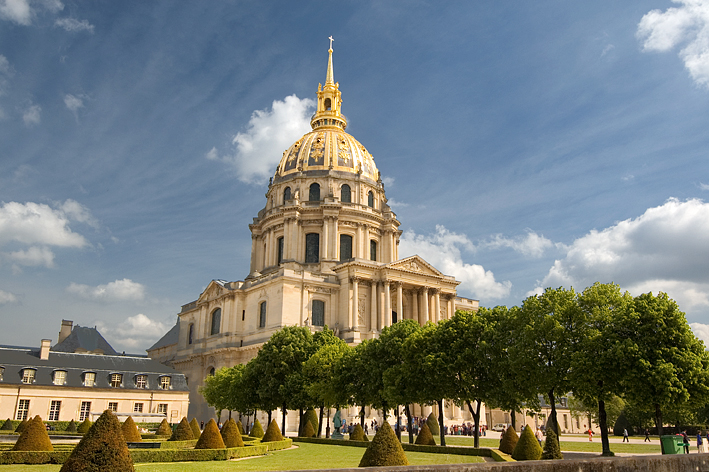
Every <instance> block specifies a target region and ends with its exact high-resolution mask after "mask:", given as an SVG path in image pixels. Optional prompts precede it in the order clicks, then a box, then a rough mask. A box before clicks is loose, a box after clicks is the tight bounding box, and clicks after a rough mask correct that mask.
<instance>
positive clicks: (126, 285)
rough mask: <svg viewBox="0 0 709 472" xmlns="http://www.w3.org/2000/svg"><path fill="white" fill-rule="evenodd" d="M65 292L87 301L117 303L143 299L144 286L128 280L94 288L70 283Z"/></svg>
mask: <svg viewBox="0 0 709 472" xmlns="http://www.w3.org/2000/svg"><path fill="white" fill-rule="evenodd" d="M66 290H67V292H69V293H73V294H75V295H78V296H79V297H81V298H85V299H87V300H98V301H107V302H117V301H137V300H142V299H143V298H145V286H144V285H142V284H139V283H137V282H133V281H132V280H130V279H122V280H116V281H114V282H109V283H107V284H105V285H98V286H96V287H91V286H89V285H83V284H77V283H74V282H72V283H71V284H70V285H69V286H68V287H67V289H66Z"/></svg>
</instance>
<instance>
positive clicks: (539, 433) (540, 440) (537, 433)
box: [535, 426, 543, 446]
mask: <svg viewBox="0 0 709 472" xmlns="http://www.w3.org/2000/svg"><path fill="white" fill-rule="evenodd" d="M535 436H536V437H537V441H539V445H540V446H541V445H542V438H543V436H542V430H541V429H539V426H537V432H536V434H535Z"/></svg>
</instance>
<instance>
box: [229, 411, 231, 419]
mask: <svg viewBox="0 0 709 472" xmlns="http://www.w3.org/2000/svg"><path fill="white" fill-rule="evenodd" d="M229 419H231V410H229Z"/></svg>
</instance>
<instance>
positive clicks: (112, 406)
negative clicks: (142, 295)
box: [107, 402, 118, 413]
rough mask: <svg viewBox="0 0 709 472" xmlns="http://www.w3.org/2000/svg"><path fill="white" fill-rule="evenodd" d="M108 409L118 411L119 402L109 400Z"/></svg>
mask: <svg viewBox="0 0 709 472" xmlns="http://www.w3.org/2000/svg"><path fill="white" fill-rule="evenodd" d="M107 410H111V411H112V412H114V413H115V412H117V411H118V402H108V408H107Z"/></svg>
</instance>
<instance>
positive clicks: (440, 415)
mask: <svg viewBox="0 0 709 472" xmlns="http://www.w3.org/2000/svg"><path fill="white" fill-rule="evenodd" d="M438 428H439V429H440V430H441V446H445V445H446V432H445V431H443V400H438Z"/></svg>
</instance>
